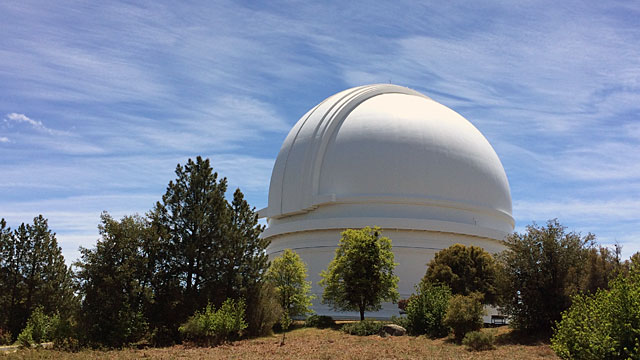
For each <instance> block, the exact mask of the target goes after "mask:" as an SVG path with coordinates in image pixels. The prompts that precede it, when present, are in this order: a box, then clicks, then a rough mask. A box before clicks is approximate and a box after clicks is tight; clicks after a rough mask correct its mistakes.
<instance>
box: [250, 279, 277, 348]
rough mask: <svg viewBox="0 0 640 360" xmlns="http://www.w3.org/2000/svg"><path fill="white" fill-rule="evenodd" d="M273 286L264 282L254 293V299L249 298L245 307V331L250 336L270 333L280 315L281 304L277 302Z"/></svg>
mask: <svg viewBox="0 0 640 360" xmlns="http://www.w3.org/2000/svg"><path fill="white" fill-rule="evenodd" d="M276 295H277V292H276V289H275V287H274V286H273V285H272V284H270V283H268V282H265V283H263V284H262V285H261V287H260V290H259V291H258V292H257V293H256V294H255V299H256V300H254V301H251V300H250V299H249V304H250V306H248V307H247V313H246V316H247V325H248V327H247V331H248V333H249V335H251V336H265V335H270V334H271V333H272V332H273V331H272V330H273V327H274V325H276V324H277V323H278V321H279V319H280V318H281V316H282V311H283V310H282V306H280V303H279V302H278V298H277V296H276Z"/></svg>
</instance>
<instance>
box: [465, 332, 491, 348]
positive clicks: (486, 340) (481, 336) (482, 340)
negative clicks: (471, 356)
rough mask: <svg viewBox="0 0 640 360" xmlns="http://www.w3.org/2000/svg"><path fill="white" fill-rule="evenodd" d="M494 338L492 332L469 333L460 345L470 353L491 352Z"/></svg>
mask: <svg viewBox="0 0 640 360" xmlns="http://www.w3.org/2000/svg"><path fill="white" fill-rule="evenodd" d="M495 342H496V337H495V335H494V332H493V331H471V332H468V333H467V335H465V336H464V339H462V345H465V346H466V347H467V349H469V350H471V351H483V350H492V349H493V348H494V347H495V346H494V345H495Z"/></svg>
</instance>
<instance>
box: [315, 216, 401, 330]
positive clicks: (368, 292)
mask: <svg viewBox="0 0 640 360" xmlns="http://www.w3.org/2000/svg"><path fill="white" fill-rule="evenodd" d="M380 233H381V230H380V228H378V227H375V228H373V229H371V228H369V227H365V228H364V229H359V230H355V229H347V230H345V231H344V232H342V238H341V239H340V243H339V244H338V248H337V249H336V255H335V258H334V259H333V260H332V261H331V263H330V264H329V267H328V269H327V270H324V271H322V272H321V273H320V276H321V277H322V280H320V285H322V286H323V287H324V293H323V294H322V302H323V303H325V304H329V305H331V306H332V308H333V309H334V310H357V311H359V312H360V320H364V312H365V311H377V310H379V309H380V308H381V302H382V301H393V302H395V301H397V299H398V291H397V287H398V277H397V276H395V275H394V273H393V269H394V268H395V266H396V263H394V262H393V252H392V251H391V240H390V239H389V238H386V237H383V236H380Z"/></svg>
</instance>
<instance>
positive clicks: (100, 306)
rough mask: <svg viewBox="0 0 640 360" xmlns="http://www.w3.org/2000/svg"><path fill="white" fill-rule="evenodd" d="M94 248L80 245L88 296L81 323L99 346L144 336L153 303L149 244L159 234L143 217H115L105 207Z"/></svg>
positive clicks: (80, 263)
mask: <svg viewBox="0 0 640 360" xmlns="http://www.w3.org/2000/svg"><path fill="white" fill-rule="evenodd" d="M101 220H102V223H101V224H100V225H99V226H98V229H99V231H100V235H101V239H99V240H98V242H97V243H96V247H95V249H85V248H80V252H81V254H82V257H81V259H80V260H79V261H77V262H76V266H77V267H78V268H79V271H78V273H77V279H78V280H79V284H80V290H81V294H82V295H83V301H82V312H81V316H80V323H81V327H82V329H83V332H84V333H83V336H84V337H85V339H86V340H87V341H88V342H89V343H91V344H94V345H105V346H109V347H121V346H123V345H127V344H129V343H132V342H136V341H138V340H140V339H141V338H142V337H143V336H144V335H145V332H146V331H147V320H146V318H145V316H144V313H145V309H146V308H147V307H148V305H149V304H150V303H151V302H152V294H151V279H152V277H153V273H152V272H151V270H150V268H149V266H148V262H149V249H148V248H147V244H148V243H149V242H150V241H152V240H153V238H154V235H153V232H152V230H151V228H150V224H149V222H148V221H147V220H145V219H144V218H141V217H140V216H125V217H124V218H122V220H120V221H117V220H115V219H113V218H112V217H111V216H110V215H109V214H108V213H106V212H104V213H102V216H101Z"/></svg>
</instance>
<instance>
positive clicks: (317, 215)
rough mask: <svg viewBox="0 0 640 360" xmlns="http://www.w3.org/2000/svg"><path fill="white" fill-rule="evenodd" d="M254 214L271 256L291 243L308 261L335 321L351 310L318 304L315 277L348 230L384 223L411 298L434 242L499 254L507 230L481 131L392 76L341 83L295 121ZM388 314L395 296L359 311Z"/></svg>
mask: <svg viewBox="0 0 640 360" xmlns="http://www.w3.org/2000/svg"><path fill="white" fill-rule="evenodd" d="M259 215H260V216H261V217H266V218H267V229H266V230H265V232H264V233H263V236H264V237H266V238H269V239H270V240H271V245H270V246H269V248H268V249H267V252H268V254H269V256H270V258H273V257H275V256H278V255H280V254H281V253H282V251H284V249H287V248H288V249H293V250H295V251H296V252H297V253H298V254H299V255H300V256H301V258H302V259H303V261H304V262H305V263H306V264H307V268H308V274H309V280H311V281H312V292H313V294H314V295H315V296H316V299H315V300H314V301H313V309H314V310H315V311H316V313H318V314H321V315H331V316H333V317H338V318H340V317H359V314H357V313H356V312H353V313H350V312H335V311H333V310H331V309H330V308H329V307H328V306H326V305H323V304H322V303H321V299H322V287H320V286H319V285H318V281H319V280H320V276H319V273H320V271H322V270H324V269H326V268H327V266H328V264H329V262H330V261H331V260H332V259H333V257H334V254H335V249H336V247H337V244H338V242H339V240H340V233H341V232H342V231H343V230H344V229H347V228H362V227H365V226H379V227H381V228H382V229H383V235H384V236H387V237H389V238H390V239H391V240H392V245H393V252H394V254H395V262H396V263H398V265H397V266H396V268H395V273H396V275H398V277H399V278H400V281H399V283H398V292H399V293H400V298H407V297H409V296H410V295H411V294H412V293H413V292H414V285H415V284H417V283H418V282H420V279H421V278H422V277H423V276H424V274H425V272H426V264H427V262H429V261H430V260H431V259H432V258H433V256H434V254H435V253H436V252H438V251H439V250H441V249H444V248H447V247H449V246H451V245H453V244H456V243H460V244H465V245H475V246H481V247H483V248H484V249H486V250H487V251H489V252H492V253H495V252H498V251H500V250H502V245H501V244H500V240H502V239H504V238H505V236H506V235H507V234H508V233H510V232H512V231H513V227H514V221H513V217H512V215H511V193H510V190H509V183H508V181H507V176H506V174H505V172H504V169H503V167H502V164H501V163H500V159H498V156H497V155H496V153H495V151H494V150H493V148H492V147H491V145H490V144H489V142H488V141H487V139H485V137H484V136H483V135H482V134H481V133H480V131H478V129H476V128H475V127H474V126H473V125H472V124H471V123H470V122H469V121H467V120H466V119H465V118H463V117H462V116H461V115H460V114H458V113H456V112H455V111H453V110H451V109H449V108H447V107H446V106H444V105H442V104H439V103H437V102H435V101H433V100H431V99H430V98H429V97H427V96H425V95H423V94H421V93H419V92H417V91H414V90H411V89H408V88H405V87H401V86H396V85H388V84H380V85H367V86H360V87H356V88H352V89H348V90H345V91H342V92H340V93H338V94H335V95H333V96H331V97H329V98H327V99H326V100H324V101H322V102H321V103H320V104H318V105H317V106H315V107H314V108H313V109H311V110H310V111H309V112H307V113H306V114H305V115H304V116H302V118H300V120H299V121H298V122H297V123H296V124H295V126H294V127H293V129H291V132H289V135H288V136H287V138H286V139H285V141H284V144H283V145H282V148H281V149H280V153H279V154H278V158H277V159H276V162H275V165H274V168H273V173H272V175H271V185H270V188H269V203H268V206H267V207H266V208H265V209H262V210H260V212H259ZM392 315H398V307H397V305H395V304H384V305H383V309H382V310H381V311H379V312H376V313H367V314H366V316H371V317H380V318H386V317H390V316H392Z"/></svg>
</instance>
